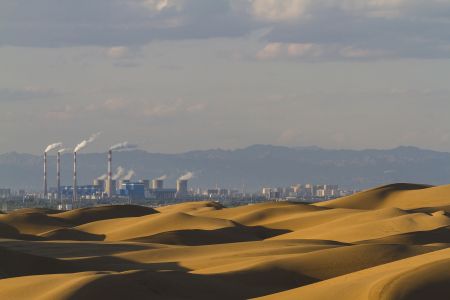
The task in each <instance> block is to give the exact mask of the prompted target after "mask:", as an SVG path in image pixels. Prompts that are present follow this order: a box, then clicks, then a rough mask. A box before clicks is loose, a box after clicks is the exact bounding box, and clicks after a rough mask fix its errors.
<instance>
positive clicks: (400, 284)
mask: <svg viewBox="0 0 450 300" xmlns="http://www.w3.org/2000/svg"><path fill="white" fill-rule="evenodd" d="M449 257H450V249H445V250H442V251H437V252H432V253H428V254H424V255H420V256H416V257H412V258H409V259H405V260H400V261H397V262H393V263H389V264H385V265H381V266H378V267H374V268H369V269H366V270H362V271H359V272H355V273H351V274H348V275H344V276H340V277H336V278H333V279H330V280H325V281H322V282H319V283H316V284H312V285H309V286H304V287H301V288H297V289H294V290H289V291H285V292H281V293H277V294H273V295H270V296H266V297H262V298H260V299H317V300H322V299H332V298H336V297H339V299H355V300H357V299H396V300H410V299H448V295H449V293H450V285H449V282H450V272H448V270H449V269H450V258H449Z"/></svg>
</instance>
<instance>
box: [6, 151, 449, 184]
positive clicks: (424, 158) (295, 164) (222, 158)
mask: <svg viewBox="0 0 450 300" xmlns="http://www.w3.org/2000/svg"><path fill="white" fill-rule="evenodd" d="M78 162H79V168H78V169H79V170H78V173H79V182H80V184H89V183H90V182H91V181H92V180H93V179H94V178H96V177H98V176H101V175H103V174H104V173H106V153H80V154H79V161H78ZM113 164H114V168H117V166H122V167H124V168H126V169H133V170H135V171H136V173H137V176H138V178H148V179H151V178H155V177H159V176H161V175H168V177H169V178H168V182H167V186H174V185H175V180H176V178H177V177H178V176H180V175H181V174H183V173H185V172H187V171H192V172H194V173H195V174H196V176H195V178H194V179H193V180H192V181H191V186H192V187H196V186H200V187H204V188H206V187H210V186H216V185H219V186H220V187H224V188H231V187H234V188H242V187H243V186H244V187H245V189H247V190H256V189H257V188H260V187H261V186H264V185H268V186H286V185H289V184H294V183H307V182H309V183H314V184H321V183H323V184H339V185H341V186H343V187H346V188H351V189H365V188H368V187H372V186H379V185H383V184H387V183H391V182H420V183H425V184H430V185H440V184H445V183H447V182H450V153H447V152H439V151H434V150H427V149H421V148H417V147H412V146H400V147H397V148H393V149H386V150H383V149H365V150H346V149H337V150H334V149H323V148H320V147H315V146H314V147H285V146H273V145H262V144H257V145H252V146H249V147H246V148H240V149H234V150H226V149H210V150H193V151H188V152H183V153H178V154H173V153H172V154H164V153H151V152H148V151H144V150H135V151H128V152H117V153H114V156H113ZM55 168H56V166H55V157H54V155H50V156H49V166H48V170H49V171H48V172H49V175H48V176H49V181H50V185H52V179H53V178H54V177H55V176H56V175H55ZM71 171H72V156H71V154H70V153H68V154H64V155H63V156H62V182H63V184H70V183H71ZM41 181H42V157H41V156H39V155H33V154H26V153H17V152H9V153H5V154H0V187H11V188H27V189H39V188H40V186H41V185H42V183H41Z"/></svg>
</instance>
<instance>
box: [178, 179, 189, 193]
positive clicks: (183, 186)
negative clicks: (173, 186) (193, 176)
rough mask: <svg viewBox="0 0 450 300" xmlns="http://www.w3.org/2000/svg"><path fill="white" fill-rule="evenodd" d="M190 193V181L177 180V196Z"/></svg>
mask: <svg viewBox="0 0 450 300" xmlns="http://www.w3.org/2000/svg"><path fill="white" fill-rule="evenodd" d="M187 194H188V181H187V180H180V179H179V180H177V198H180V197H184V196H186V195H187Z"/></svg>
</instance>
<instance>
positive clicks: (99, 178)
mask: <svg viewBox="0 0 450 300" xmlns="http://www.w3.org/2000/svg"><path fill="white" fill-rule="evenodd" d="M107 178H108V174H103V175H102V176H99V177H97V180H106V179H107Z"/></svg>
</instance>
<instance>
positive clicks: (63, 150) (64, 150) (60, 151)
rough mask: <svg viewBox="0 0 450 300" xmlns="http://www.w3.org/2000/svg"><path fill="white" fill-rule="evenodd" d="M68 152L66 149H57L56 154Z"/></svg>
mask: <svg viewBox="0 0 450 300" xmlns="http://www.w3.org/2000/svg"><path fill="white" fill-rule="evenodd" d="M68 151H70V149H68V148H62V149H59V150H58V153H60V154H62V153H64V152H68Z"/></svg>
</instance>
